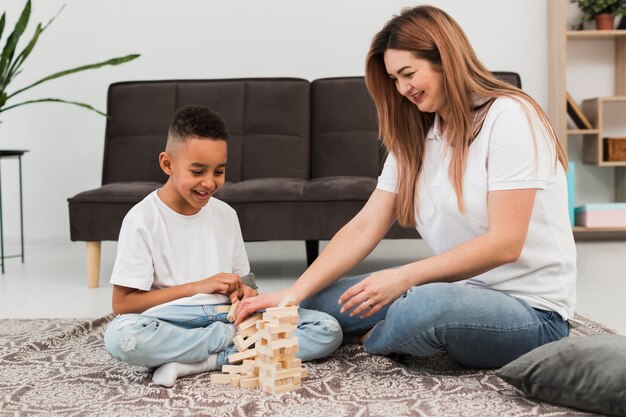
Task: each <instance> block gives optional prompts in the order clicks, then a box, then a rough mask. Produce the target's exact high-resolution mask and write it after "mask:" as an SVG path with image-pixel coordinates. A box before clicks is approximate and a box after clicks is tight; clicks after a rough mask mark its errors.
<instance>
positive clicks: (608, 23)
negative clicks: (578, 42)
mask: <svg viewBox="0 0 626 417" xmlns="http://www.w3.org/2000/svg"><path fill="white" fill-rule="evenodd" d="M571 1H572V3H576V4H578V8H579V9H580V11H581V12H582V13H583V14H582V20H583V22H589V21H592V20H595V22H596V28H597V29H599V30H611V29H613V20H614V17H615V16H621V15H623V14H626V0H571Z"/></svg>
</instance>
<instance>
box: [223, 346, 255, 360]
mask: <svg viewBox="0 0 626 417" xmlns="http://www.w3.org/2000/svg"><path fill="white" fill-rule="evenodd" d="M256 355H257V352H256V349H250V350H246V351H245V352H239V353H233V354H232V355H230V356H229V357H228V361H229V362H230V363H235V362H240V361H242V360H244V359H250V358H254V357H255V356H256Z"/></svg>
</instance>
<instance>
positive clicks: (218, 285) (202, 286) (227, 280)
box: [193, 272, 242, 296]
mask: <svg viewBox="0 0 626 417" xmlns="http://www.w3.org/2000/svg"><path fill="white" fill-rule="evenodd" d="M241 285H242V283H241V278H240V277H239V275H237V274H228V273H226V272H220V273H219V274H215V275H213V276H212V277H209V278H205V279H201V280H199V281H196V282H194V283H193V291H194V294H200V293H202V294H214V293H218V294H224V295H228V296H230V295H231V294H232V293H233V292H236V291H238V290H239V288H241Z"/></svg>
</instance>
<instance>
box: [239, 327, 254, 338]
mask: <svg viewBox="0 0 626 417" xmlns="http://www.w3.org/2000/svg"><path fill="white" fill-rule="evenodd" d="M255 333H256V327H254V326H250V327H248V328H247V329H244V330H241V331H239V332H237V335H238V336H242V337H248V336H250V335H252V334H255Z"/></svg>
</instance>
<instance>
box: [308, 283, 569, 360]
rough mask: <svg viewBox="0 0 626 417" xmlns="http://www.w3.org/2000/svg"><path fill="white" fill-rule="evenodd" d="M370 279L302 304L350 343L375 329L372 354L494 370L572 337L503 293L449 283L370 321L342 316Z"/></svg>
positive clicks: (416, 291) (428, 287) (548, 316)
mask: <svg viewBox="0 0 626 417" xmlns="http://www.w3.org/2000/svg"><path fill="white" fill-rule="evenodd" d="M366 277H367V275H360V276H356V277H351V278H343V279H341V280H339V281H337V282H335V283H334V284H333V285H331V286H329V287H327V288H326V289H324V290H322V291H320V292H319V293H317V294H315V295H313V296H312V297H309V298H308V299H307V300H305V301H303V302H302V303H301V304H300V305H301V306H302V307H303V308H309V309H315V310H320V311H325V312H327V313H328V314H330V315H332V316H333V317H335V318H336V319H337V320H338V321H339V324H340V325H341V328H342V329H343V332H344V335H345V336H346V338H354V336H355V335H358V334H362V333H364V332H366V331H367V330H369V329H372V328H373V329H372V332H371V333H370V335H369V337H368V338H367V340H366V341H365V349H366V350H367V352H369V353H374V354H380V355H385V354H389V353H408V354H411V355H415V356H420V357H426V356H431V355H434V354H436V353H438V352H442V351H446V352H448V354H449V355H450V356H451V357H452V358H453V359H455V360H456V361H458V362H460V363H461V364H463V365H466V366H471V367H477V368H496V367H500V366H502V365H504V364H506V363H508V362H510V361H512V360H514V359H516V358H518V357H519V356H521V355H523V354H524V353H526V352H529V351H531V350H532V349H534V348H536V347H538V346H541V345H543V344H545V343H548V342H552V341H555V340H559V339H561V338H562V337H565V336H567V335H568V334H569V324H568V322H567V321H564V320H563V319H562V318H561V316H559V315H558V314H557V313H554V312H551V311H545V310H538V309H534V308H532V307H530V306H529V305H528V304H527V303H525V302H524V301H521V300H519V299H516V298H514V297H511V296H509V295H507V294H504V293H502V292H499V291H494V290H489V289H484V288H476V287H471V286H467V285H461V284H451V283H433V284H425V285H421V286H418V287H413V288H411V289H409V290H408V291H407V292H406V293H405V294H404V295H403V296H401V297H400V298H399V299H397V300H396V301H394V302H393V303H391V305H389V306H386V307H385V308H383V309H382V310H381V311H379V312H378V313H376V314H375V315H373V316H372V317H369V318H366V319H360V318H359V317H358V316H355V317H350V316H349V314H348V313H347V312H346V313H339V310H340V308H341V306H340V305H339V304H337V300H338V299H339V296H340V295H341V294H343V293H344V292H345V291H346V290H347V289H348V288H350V287H351V286H353V285H355V284H356V283H358V282H359V281H361V280H363V279H364V278H366Z"/></svg>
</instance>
